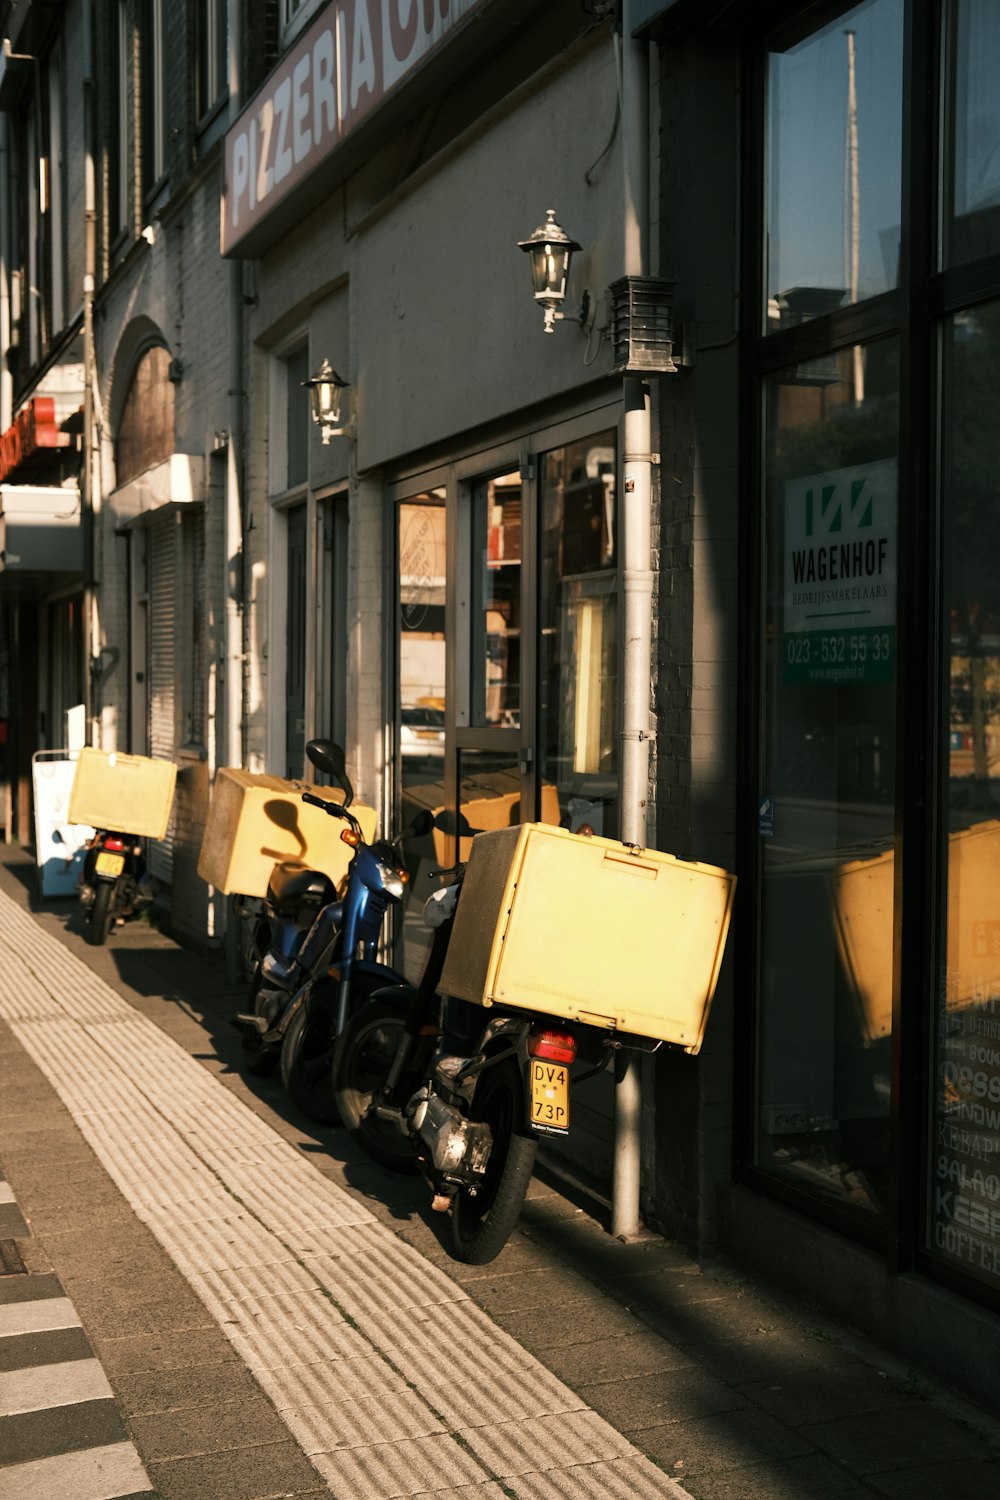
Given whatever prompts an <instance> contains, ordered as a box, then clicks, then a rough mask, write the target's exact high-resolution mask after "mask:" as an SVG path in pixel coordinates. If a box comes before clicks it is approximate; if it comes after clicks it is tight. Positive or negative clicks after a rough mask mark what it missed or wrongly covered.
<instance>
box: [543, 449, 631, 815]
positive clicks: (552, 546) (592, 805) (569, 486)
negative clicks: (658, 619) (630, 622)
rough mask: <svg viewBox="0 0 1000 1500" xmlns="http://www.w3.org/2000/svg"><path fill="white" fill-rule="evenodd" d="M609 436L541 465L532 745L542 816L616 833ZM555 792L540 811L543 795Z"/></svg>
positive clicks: (554, 454) (613, 460)
mask: <svg viewBox="0 0 1000 1500" xmlns="http://www.w3.org/2000/svg"><path fill="white" fill-rule="evenodd" d="M617 472H618V457H617V442H616V434H615V432H614V430H610V431H607V432H602V433H597V434H596V435H595V436H594V437H592V438H587V439H585V440H584V441H582V442H579V443H570V444H569V445H568V446H566V447H564V448H555V449H553V450H552V451H551V452H549V453H546V454H545V456H544V459H543V461H542V489H541V533H542V542H541V556H540V565H539V566H540V590H539V593H540V600H539V611H540V621H541V640H540V663H539V693H540V705H539V707H540V718H539V739H540V744H541V746H542V780H543V792H542V800H543V807H542V817H543V819H544V820H545V821H560V822H561V823H562V824H563V826H564V827H567V828H574V829H575V828H577V827H579V826H580V824H581V823H589V824H590V826H591V827H592V828H593V830H594V832H595V833H598V834H603V835H605V836H607V837H611V838H613V837H615V835H616V834H617V829H618V808H617V791H618V713H617V710H618V628H617V626H618V596H617V592H616V545H615V491H616V484H617ZM553 787H554V788H555V789H556V791H557V793H558V808H551V809H549V808H547V806H546V792H547V791H548V792H549V793H550V794H551V789H552V788H553Z"/></svg>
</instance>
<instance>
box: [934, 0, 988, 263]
mask: <svg viewBox="0 0 1000 1500" xmlns="http://www.w3.org/2000/svg"><path fill="white" fill-rule="evenodd" d="M949 54H950V57H951V60H952V87H951V94H950V99H951V107H950V110H949V120H948V127H949V131H950V136H951V141H950V147H951V149H950V152H949V161H950V174H949V181H948V183H947V187H946V216H945V217H946V247H945V259H946V262H947V263H948V264H951V265H955V264H958V263H961V262H964V261H969V260H975V259H978V258H979V257H980V256H984V255H992V254H995V253H996V252H997V251H1000V97H998V95H997V87H996V80H997V71H998V69H1000V10H998V8H997V6H996V4H995V0H959V3H957V4H956V5H955V6H954V7H953V9H952V15H951V38H950V47H949Z"/></svg>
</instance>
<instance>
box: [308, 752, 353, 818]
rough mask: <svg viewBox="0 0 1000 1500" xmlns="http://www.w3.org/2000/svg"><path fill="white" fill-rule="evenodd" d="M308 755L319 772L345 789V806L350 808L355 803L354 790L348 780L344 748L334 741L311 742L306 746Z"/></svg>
mask: <svg viewBox="0 0 1000 1500" xmlns="http://www.w3.org/2000/svg"><path fill="white" fill-rule="evenodd" d="M306 755H307V756H308V757H309V760H310V761H311V763H312V764H313V765H314V766H315V767H316V769H317V771H322V772H323V773H324V774H325V775H327V776H329V777H330V779H331V780H332V781H335V782H336V783H337V785H338V786H339V787H342V788H343V792H344V806H345V807H350V805H351V803H352V802H353V801H354V788H353V787H352V786H351V783H350V781H349V780H348V776H347V757H346V756H345V754H344V750H343V746H342V745H338V744H336V743H335V742H334V741H333V740H310V741H309V742H308V744H307V745H306Z"/></svg>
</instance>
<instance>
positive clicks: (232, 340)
mask: <svg viewBox="0 0 1000 1500" xmlns="http://www.w3.org/2000/svg"><path fill="white" fill-rule="evenodd" d="M241 12H242V5H241V0H229V49H228V57H227V68H228V82H229V119H230V122H232V121H233V120H235V119H236V117H237V115H238V114H239V111H240V102H241V96H240V60H241V57H242V52H243V33H242V16H241ZM226 270H227V274H228V293H229V297H228V302H229V328H228V336H229V349H228V366H227V375H228V389H227V411H226V421H227V425H228V429H229V441H228V443H227V445H226V493H225V513H224V521H223V542H224V546H223V551H224V553H225V557H224V561H223V589H224V594H223V600H224V610H225V614H224V626H223V629H224V641H223V653H224V655H223V673H224V676H223V709H222V719H223V728H222V732H221V733H219V732H218V730H217V732H216V736H215V766H214V768H213V770H215V771H217V770H218V769H219V767H220V766H242V765H243V764H244V763H245V759H246V757H245V754H244V728H245V726H244V704H245V694H244V671H245V650H244V620H245V616H246V607H247V599H246V588H245V582H246V559H245V557H244V555H243V494H242V485H241V477H242V475H241V468H240V464H241V457H242V451H243V262H242V261H241V260H236V259H232V260H230V262H229V264H228V266H227V267H226ZM216 703H217V705H218V698H217V699H216ZM222 926H223V933H222V937H223V944H224V953H225V965H226V977H227V978H228V979H229V980H230V981H235V980H236V979H237V978H238V977H239V973H240V967H241V965H240V955H239V918H238V917H237V916H236V913H235V911H234V909H233V901H232V898H230V899H229V900H228V901H227V902H226V903H225V907H224V916H223V924H222Z"/></svg>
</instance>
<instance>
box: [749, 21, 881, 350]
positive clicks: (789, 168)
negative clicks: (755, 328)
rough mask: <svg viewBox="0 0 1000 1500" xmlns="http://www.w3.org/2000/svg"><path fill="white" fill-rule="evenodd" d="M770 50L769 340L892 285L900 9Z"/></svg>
mask: <svg viewBox="0 0 1000 1500" xmlns="http://www.w3.org/2000/svg"><path fill="white" fill-rule="evenodd" d="M771 48H772V50H771V55H770V64H769V71H768V125H767V131H768V135H767V153H768V179H769V182H770V184H771V186H770V194H769V199H768V213H767V243H766V251H767V255H766V259H767V288H766V290H767V299H768V300H767V332H769V333H773V332H776V331H778V330H779V329H782V328H788V327H794V326H795V325H796V324H799V323H802V322H805V321H806V320H807V319H809V318H816V317H821V316H822V315H823V314H824V313H829V312H832V311H833V310H834V309H835V308H837V307H846V306H849V305H851V304H852V303H855V302H858V301H859V300H861V299H863V298H866V297H874V296H877V295H878V294H879V293H881V292H886V291H889V290H891V289H892V288H893V287H895V286H896V285H897V284H898V279H899V227H900V163H901V130H902V57H903V0H866V3H865V4H863V5H859V6H856V7H855V9H853V10H851V11H848V12H847V13H846V14H844V15H842V16H841V17H839V19H838V20H836V21H833V22H831V23H830V24H829V25H828V26H825V27H824V28H823V29H822V30H820V31H814V32H811V33H810V34H809V35H808V36H806V37H805V39H804V40H803V39H802V33H801V30H796V31H795V32H794V34H793V35H788V34H786V33H785V32H782V33H780V34H777V33H776V34H775V35H774V37H773V38H772V39H771Z"/></svg>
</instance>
